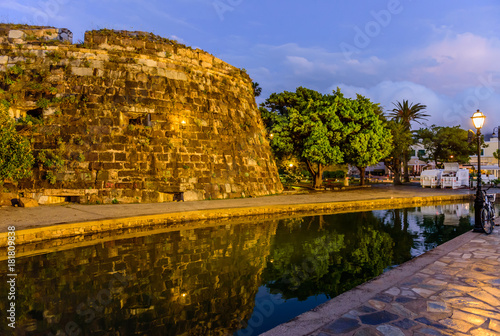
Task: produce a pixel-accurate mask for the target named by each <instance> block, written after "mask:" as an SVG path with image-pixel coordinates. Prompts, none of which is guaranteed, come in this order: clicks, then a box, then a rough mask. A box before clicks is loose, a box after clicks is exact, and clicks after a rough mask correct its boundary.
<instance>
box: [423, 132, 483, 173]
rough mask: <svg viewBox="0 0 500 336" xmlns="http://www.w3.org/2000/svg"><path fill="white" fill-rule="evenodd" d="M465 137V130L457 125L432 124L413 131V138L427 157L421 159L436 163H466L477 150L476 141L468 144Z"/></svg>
mask: <svg viewBox="0 0 500 336" xmlns="http://www.w3.org/2000/svg"><path fill="white" fill-rule="evenodd" d="M467 137H468V134H467V131H465V130H463V129H461V128H460V127H459V126H454V127H447V126H436V125H432V126H431V127H429V128H421V129H419V130H418V131H416V133H415V138H416V139H417V140H418V141H419V142H421V143H422V145H423V146H424V148H425V150H426V153H427V157H425V158H422V159H426V160H431V161H434V163H435V164H436V165H438V164H439V163H441V162H460V163H468V162H469V158H470V156H471V155H474V154H475V153H476V152H477V144H476V141H473V142H472V143H471V144H469V143H468V142H467ZM483 143H484V142H483Z"/></svg>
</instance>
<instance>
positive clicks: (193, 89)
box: [0, 24, 282, 203]
mask: <svg viewBox="0 0 500 336" xmlns="http://www.w3.org/2000/svg"><path fill="white" fill-rule="evenodd" d="M71 40H72V34H71V32H70V31H69V30H67V29H57V28H51V27H30V26H21V25H6V24H3V25H0V76H2V82H0V88H1V91H0V102H2V104H3V105H4V106H6V107H7V108H8V111H9V113H10V115H11V116H12V117H15V118H17V119H19V118H20V119H19V121H20V122H21V125H20V126H17V128H18V131H19V132H21V133H22V134H24V135H26V136H28V137H30V138H32V144H33V149H34V154H35V157H36V168H35V169H34V175H33V177H32V178H31V179H29V180H24V181H21V182H19V184H18V187H19V188H20V189H21V190H25V191H26V192H29V193H31V194H32V195H34V196H36V198H37V199H38V200H39V201H40V202H42V203H43V202H52V201H53V200H57V199H61V198H62V197H65V199H66V200H68V198H71V200H73V201H79V202H90V203H95V202H103V203H111V202H124V203H125V202H126V203H131V202H164V201H172V200H176V199H181V198H183V199H184V200H202V199H221V198H233V197H250V196H258V195H268V194H275V193H280V192H281V191H282V185H281V183H280V180H279V176H278V173H277V168H276V164H275V162H274V160H273V157H272V154H271V151H270V147H269V142H268V139H267V137H266V133H265V129H264V126H263V123H262V120H261V118H260V114H259V112H258V109H257V106H256V103H255V98H254V96H253V90H252V82H251V79H250V77H249V76H248V75H247V74H246V72H245V71H244V70H240V69H238V68H235V67H233V66H231V65H229V64H227V63H224V62H223V61H221V60H219V59H218V58H216V57H214V56H212V55H210V54H208V53H207V52H204V51H202V50H199V49H196V50H193V49H191V48H189V47H186V46H184V45H182V44H179V43H177V42H175V41H171V40H168V39H165V38H161V37H159V36H156V35H153V34H150V33H144V32H128V31H113V30H98V31H88V32H86V33H85V40H84V41H83V43H80V44H72V41H71Z"/></svg>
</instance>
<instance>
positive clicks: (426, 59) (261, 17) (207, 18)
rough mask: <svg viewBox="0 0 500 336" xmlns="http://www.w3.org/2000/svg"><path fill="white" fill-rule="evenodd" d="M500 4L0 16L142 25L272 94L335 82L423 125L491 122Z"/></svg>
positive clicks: (101, 0) (122, 2) (235, 4)
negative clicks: (409, 109) (415, 107)
mask: <svg viewBox="0 0 500 336" xmlns="http://www.w3.org/2000/svg"><path fill="white" fill-rule="evenodd" d="M499 18H500V2H498V1H494V0H477V1H470V0H469V1H465V0H437V1H436V0H434V1H429V0H418V1H417V0H413V1H412V0H383V1H374V0H352V1H347V0H344V1H341V0H311V1H298V0H287V1H284V0H281V1H280V0H274V1H259V0H253V1H251V0H144V1H142V0H141V1H139V0H85V1H77V0H0V21H2V22H14V23H28V24H35V25H51V26H55V27H59V28H68V29H70V30H71V31H73V33H74V42H77V41H78V40H83V34H84V32H85V30H91V29H100V28H110V29H125V30H142V31H147V32H153V33H155V34H157V35H160V36H163V37H169V38H173V39H176V40H178V41H179V42H181V43H184V44H186V45H188V46H192V47H195V48H196V47H197V48H200V49H203V50H205V51H207V52H209V53H211V54H213V55H215V56H217V57H219V58H221V59H222V60H224V61H226V62H228V63H230V64H232V65H234V66H237V67H239V68H245V69H246V70H247V72H248V73H249V74H250V76H251V77H252V79H253V80H254V81H257V82H259V83H260V86H261V87H262V88H263V93H262V96H261V97H260V98H259V99H258V102H262V101H263V100H264V99H265V98H267V97H268V96H269V94H271V93H272V92H281V91H283V90H288V91H293V90H295V88H296V87H298V86H305V87H307V88H311V89H314V90H318V91H320V92H323V93H328V92H331V91H332V90H333V89H335V88H336V87H337V86H338V87H340V88H341V90H342V91H343V92H344V93H345V94H346V95H347V96H355V94H356V93H360V94H362V95H365V96H367V97H369V98H370V99H372V101H374V102H377V103H380V104H381V105H382V106H383V107H384V109H386V110H388V109H391V108H392V102H395V101H397V100H402V99H408V100H409V101H410V102H419V103H422V104H425V105H427V112H428V113H429V114H431V118H430V119H429V121H428V122H427V124H429V125H430V124H437V125H443V126H455V125H461V127H462V128H465V129H468V128H472V124H471V122H470V116H472V114H473V113H474V112H475V111H476V110H477V109H480V110H481V111H482V112H483V113H484V114H485V115H486V116H487V119H486V125H485V131H487V132H488V131H490V132H491V130H492V129H493V127H495V126H498V125H500V39H499V37H498V33H499V32H500V20H499Z"/></svg>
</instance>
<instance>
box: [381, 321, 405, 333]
mask: <svg viewBox="0 0 500 336" xmlns="http://www.w3.org/2000/svg"><path fill="white" fill-rule="evenodd" d="M377 330H378V331H380V332H381V333H382V334H383V335H384V336H405V334H404V333H403V332H402V331H401V329H399V328H396V327H394V326H391V325H387V324H383V325H380V326H378V327H377Z"/></svg>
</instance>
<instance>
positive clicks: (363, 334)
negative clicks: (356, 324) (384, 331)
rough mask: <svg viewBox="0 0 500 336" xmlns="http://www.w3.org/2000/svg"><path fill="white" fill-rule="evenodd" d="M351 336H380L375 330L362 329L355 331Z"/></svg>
mask: <svg viewBox="0 0 500 336" xmlns="http://www.w3.org/2000/svg"><path fill="white" fill-rule="evenodd" d="M353 336H380V334H379V333H378V332H377V331H376V330H373V329H370V328H364V329H360V330H356V332H355V333H354V335H353Z"/></svg>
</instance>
